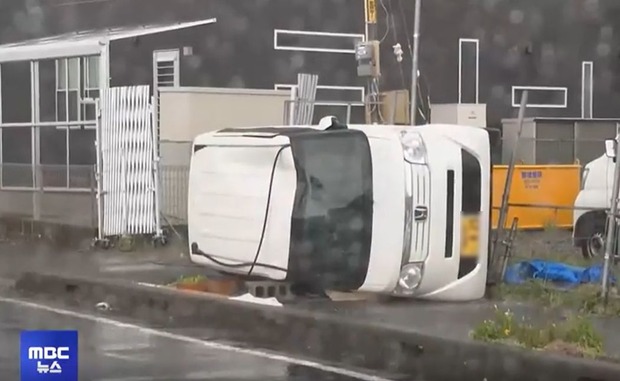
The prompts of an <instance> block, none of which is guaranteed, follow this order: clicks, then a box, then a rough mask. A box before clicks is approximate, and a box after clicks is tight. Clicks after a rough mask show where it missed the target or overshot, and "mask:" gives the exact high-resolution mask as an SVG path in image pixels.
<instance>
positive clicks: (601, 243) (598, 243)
mask: <svg viewBox="0 0 620 381" xmlns="http://www.w3.org/2000/svg"><path fill="white" fill-rule="evenodd" d="M604 249H605V240H604V239H603V234H601V233H596V234H594V235H593V236H592V237H590V239H589V240H588V253H589V254H590V256H592V257H597V256H600V255H602V254H603V250H604Z"/></svg>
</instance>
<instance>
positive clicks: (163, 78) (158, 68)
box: [153, 49, 181, 144]
mask: <svg viewBox="0 0 620 381" xmlns="http://www.w3.org/2000/svg"><path fill="white" fill-rule="evenodd" d="M180 77H181V75H180V68H179V50H178V49H174V50H155V51H154V52H153V95H154V98H155V102H154V103H155V114H156V115H157V119H156V124H157V125H156V126H154V127H155V128H156V129H157V141H158V142H159V88H160V87H178V86H180V83H181V78H180ZM158 144H159V143H158Z"/></svg>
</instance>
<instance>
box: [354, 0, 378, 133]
mask: <svg viewBox="0 0 620 381" xmlns="http://www.w3.org/2000/svg"><path fill="white" fill-rule="evenodd" d="M364 14H365V24H366V31H365V37H366V38H365V41H364V42H363V43H358V45H357V46H356V60H357V62H358V68H357V73H358V76H361V77H366V78H367V86H366V115H367V121H368V122H370V123H380V122H381V120H380V118H379V110H378V108H379V104H378V94H377V89H378V82H379V76H380V75H381V74H380V67H379V41H377V1H376V0H364Z"/></svg>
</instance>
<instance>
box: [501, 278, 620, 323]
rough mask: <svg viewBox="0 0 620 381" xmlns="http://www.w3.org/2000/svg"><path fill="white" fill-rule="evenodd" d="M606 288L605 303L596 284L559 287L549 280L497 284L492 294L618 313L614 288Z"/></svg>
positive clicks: (588, 311) (584, 311) (585, 310)
mask: <svg viewBox="0 0 620 381" xmlns="http://www.w3.org/2000/svg"><path fill="white" fill-rule="evenodd" d="M610 291H611V292H610V297H609V299H608V302H607V306H605V303H604V300H603V298H602V297H601V295H600V293H601V287H600V286H599V285H598V284H584V285H581V286H579V287H575V288H573V289H568V290H563V289H559V288H557V287H555V286H554V285H553V284H551V283H547V282H544V281H540V280H530V281H527V282H525V283H523V284H520V285H507V284H501V285H499V286H497V287H496V289H495V290H494V292H493V295H492V297H493V298H494V299H498V300H517V301H529V302H534V303H537V304H540V305H542V306H544V307H549V308H568V309H571V310H573V311H577V312H579V313H582V314H597V315H614V316H617V315H620V299H618V298H617V291H616V289H614V288H612V289H611V290H610Z"/></svg>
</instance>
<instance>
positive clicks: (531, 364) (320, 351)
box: [15, 272, 620, 381]
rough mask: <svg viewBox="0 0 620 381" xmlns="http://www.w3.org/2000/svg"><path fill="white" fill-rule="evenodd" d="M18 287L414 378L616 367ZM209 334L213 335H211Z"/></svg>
mask: <svg viewBox="0 0 620 381" xmlns="http://www.w3.org/2000/svg"><path fill="white" fill-rule="evenodd" d="M15 288H16V289H17V291H19V292H21V293H23V294H26V295H28V294H30V295H32V294H36V295H38V296H45V297H46V298H48V299H56V300H60V301H63V302H65V303H71V304H73V303H80V304H82V303H83V304H89V305H90V306H93V305H94V304H95V303H97V302H101V301H106V302H107V303H108V304H110V305H111V306H112V307H113V308H115V309H117V310H118V311H121V313H122V314H123V315H125V316H130V317H140V318H144V319H148V320H149V321H150V322H152V323H156V324H166V326H170V327H172V326H174V325H183V324H187V325H189V326H191V327H194V328H196V327H204V328H207V329H208V330H209V331H212V330H213V331H215V332H217V333H216V336H217V337H216V339H226V340H233V341H238V342H242V343H246V344H249V345H251V346H254V347H259V348H264V349H268V350H277V351H279V352H283V353H287V354H291V355H297V356H304V357H310V358H315V359H319V360H322V361H325V362H329V363H337V364H339V365H340V366H347V367H351V368H363V369H368V370H372V371H376V372H380V373H382V374H387V375H394V376H396V377H398V378H401V377H405V378H406V379H413V380H428V381H444V380H450V381H452V380H459V381H460V380H463V381H468V380H472V381H482V380H488V381H493V380H502V381H525V380H537V381H558V380H562V381H617V380H618V379H620V364H614V363H607V362H602V361H594V360H588V359H578V358H571V357H565V356H559V355H554V354H549V353H543V352H533V351H527V350H522V349H519V348H514V347H510V346H503V345H489V344H484V343H479V342H473V341H455V340H447V339H444V338H438V337H432V336H428V335H424V334H421V333H418V332H413V331H411V330H408V331H405V330H398V329H395V328H393V327H384V326H381V325H380V323H377V324H368V323H363V322H359V321H352V320H350V319H349V318H346V317H343V316H338V315H337V314H327V313H317V312H312V311H308V310H304V309H300V308H295V307H291V306H285V307H271V306H263V305H258V304H251V303H243V302H237V301H231V300H227V299H225V298H222V297H217V296H212V295H202V294H199V293H189V292H181V291H178V290H174V289H169V288H165V287H153V286H149V285H144V284H138V283H131V282H125V281H119V280H107V279H87V278H80V277H66V276H59V275H51V274H40V273H32V272H31V273H25V274H23V275H22V277H21V278H20V279H19V280H18V281H17V282H16V284H15ZM211 337H213V336H211Z"/></svg>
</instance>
